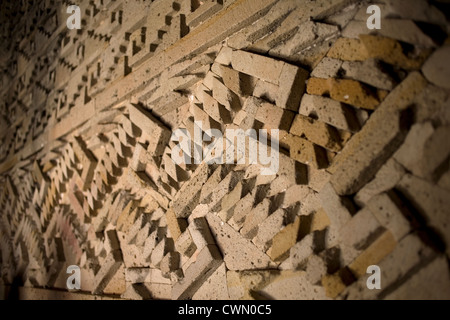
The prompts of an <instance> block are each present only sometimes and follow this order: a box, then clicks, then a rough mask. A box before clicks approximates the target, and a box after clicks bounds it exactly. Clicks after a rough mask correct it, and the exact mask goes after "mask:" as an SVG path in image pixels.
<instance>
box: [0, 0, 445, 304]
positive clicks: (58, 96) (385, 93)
mask: <svg viewBox="0 0 450 320" xmlns="http://www.w3.org/2000/svg"><path fill="white" fill-rule="evenodd" d="M75 2H76V3H72V2H69V1H53V0H43V1H36V0H29V1H25V0H22V1H2V3H1V5H0V8H1V9H0V13H1V18H0V19H1V24H0V25H1V33H0V36H1V40H0V42H1V43H2V45H1V46H0V49H1V52H0V69H1V71H0V97H1V99H0V140H1V143H0V148H1V152H0V252H1V254H0V268H1V269H0V298H6V297H7V296H8V292H9V289H10V288H11V287H12V286H18V287H19V295H20V297H21V298H24V299H28V298H32V299H36V298H42V299H46V298H49V297H51V298H61V299H109V298H114V299H339V300H343V299H344V300H345V299H450V276H449V265H448V261H449V257H450V211H449V208H450V144H449V143H450V139H449V136H450V91H449V89H450V86H449V83H450V82H449V81H450V69H449V61H450V38H449V32H450V24H449V22H448V14H449V12H450V10H449V9H450V8H449V3H448V1H443V0H442V1H441V0H429V1H427V0H414V1H411V0H377V1H356V0H317V1H309V0H212V1H199V0H175V1H174V0H153V1H150V0H132V1H131V0H90V1H88V0H79V1H75ZM372 2H375V3H376V4H377V5H378V6H379V8H380V12H381V29H379V30H377V29H373V30H371V29H369V28H368V27H367V23H366V22H367V19H368V18H369V16H370V14H368V13H367V7H368V6H369V5H370V4H372ZM72 4H76V5H78V6H79V7H80V12H81V29H79V30H77V29H73V30H70V29H68V28H67V26H66V20H67V18H68V17H69V16H70V14H68V13H67V12H66V9H67V7H68V6H69V5H72ZM197 121H202V127H201V128H200V127H199V126H198V122H197ZM178 129H183V130H184V131H183V132H189V133H191V139H193V140H192V141H191V144H192V147H193V148H194V149H195V150H199V148H202V147H203V148H206V147H208V146H210V143H211V141H208V139H203V140H204V141H198V140H195V141H194V132H200V133H202V134H205V136H206V137H207V138H209V136H210V135H211V133H210V131H209V130H210V129H216V130H219V131H220V132H222V133H225V131H226V130H227V129H243V130H248V129H255V130H258V129H267V130H268V132H271V131H270V130H274V129H278V130H279V136H278V143H279V154H277V156H278V158H279V170H278V171H277V172H276V173H274V174H272V175H262V174H261V169H262V165H259V164H250V163H248V162H245V163H241V162H238V161H237V160H238V159H237V158H236V159H235V160H236V161H234V162H233V161H231V162H232V163H230V164H208V163H207V162H206V160H204V161H203V162H202V163H186V164H183V163H179V164H177V163H176V162H174V160H173V157H172V155H173V154H175V153H179V149H177V146H178V142H176V141H174V140H173V139H172V134H173V133H174V132H176V131H178V132H179V130H178ZM209 140H210V139H209ZM258 141H259V142H257V143H258V145H262V143H264V142H262V140H261V139H259V140H258ZM185 142H187V141H185ZM199 144H200V145H199ZM272 152H275V151H274V149H272ZM178 155H179V154H178ZM70 265H77V266H79V267H80V270H81V289H80V290H68V289H67V287H66V280H67V278H68V276H69V275H68V274H67V273H66V269H67V267H68V266H70ZM371 265H377V266H379V267H380V270H381V289H378V290H377V289H376V290H370V289H368V288H367V285H366V283H367V279H368V277H369V275H370V274H368V273H367V268H368V267H369V266H371Z"/></svg>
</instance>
